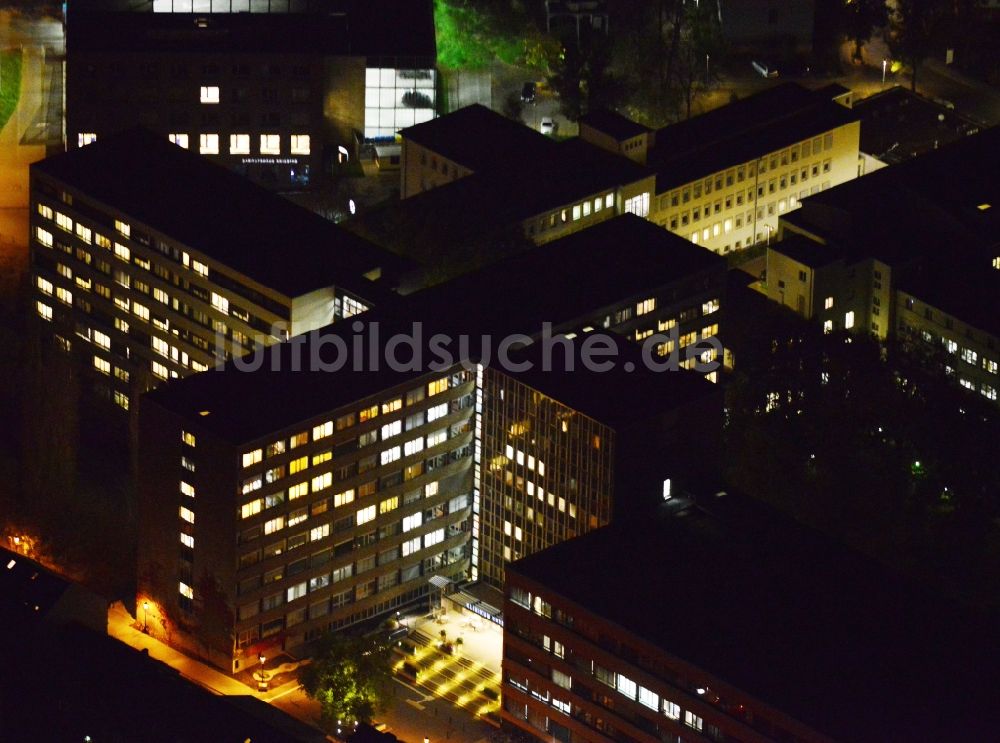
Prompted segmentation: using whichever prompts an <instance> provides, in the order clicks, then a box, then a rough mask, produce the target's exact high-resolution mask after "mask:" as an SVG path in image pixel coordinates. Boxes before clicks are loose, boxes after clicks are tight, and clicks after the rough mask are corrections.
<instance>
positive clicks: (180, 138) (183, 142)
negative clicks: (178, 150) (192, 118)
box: [167, 134, 190, 150]
mask: <svg viewBox="0 0 1000 743" xmlns="http://www.w3.org/2000/svg"><path fill="white" fill-rule="evenodd" d="M167 136H168V137H169V138H170V141H171V142H173V143H174V144H175V145H177V146H178V147H183V148H184V149H185V150H186V149H187V148H188V145H189V144H190V140H189V138H188V135H187V134H168V135H167Z"/></svg>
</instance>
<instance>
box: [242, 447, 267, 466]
mask: <svg viewBox="0 0 1000 743" xmlns="http://www.w3.org/2000/svg"><path fill="white" fill-rule="evenodd" d="M263 458H264V450H263V449H254V450H253V451H248V452H246V453H245V454H244V455H243V466H244V467H250V466H252V465H255V464H257V463H258V462H260V461H261V460H262V459H263Z"/></svg>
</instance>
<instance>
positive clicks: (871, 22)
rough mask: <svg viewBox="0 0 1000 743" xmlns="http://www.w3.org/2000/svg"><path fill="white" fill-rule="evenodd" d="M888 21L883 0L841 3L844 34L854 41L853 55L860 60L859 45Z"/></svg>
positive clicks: (886, 9)
mask: <svg viewBox="0 0 1000 743" xmlns="http://www.w3.org/2000/svg"><path fill="white" fill-rule="evenodd" d="M888 22H889V9H888V8H887V7H886V4H885V0H846V2H845V3H844V5H843V27H844V33H845V35H846V36H847V37H848V38H849V39H850V40H851V41H853V42H854V54H853V57H854V59H856V60H859V61H860V60H861V47H863V46H864V45H865V43H867V41H868V40H869V39H870V38H871V37H872V34H873V33H875V31H876V29H879V28H883V27H884V26H885V25H886V23H888Z"/></svg>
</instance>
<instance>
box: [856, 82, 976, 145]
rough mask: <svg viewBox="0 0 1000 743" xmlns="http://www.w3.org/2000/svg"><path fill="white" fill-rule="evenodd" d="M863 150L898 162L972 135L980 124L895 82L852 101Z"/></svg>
mask: <svg viewBox="0 0 1000 743" xmlns="http://www.w3.org/2000/svg"><path fill="white" fill-rule="evenodd" d="M853 108H854V111H855V112H857V114H858V116H860V117H861V144H860V149H861V151H862V152H864V153H866V154H869V155H872V156H874V157H877V158H878V159H880V160H883V161H884V162H887V163H890V164H893V163H900V162H903V161H904V160H907V159H909V158H911V157H914V156H916V155H920V154H923V153H925V152H930V151H932V150H935V149H937V148H938V147H941V146H943V145H946V144H948V143H949V142H953V141H955V140H957V139H961V138H962V137H965V136H968V135H969V134H974V133H975V132H977V131H978V130H979V128H980V127H979V125H978V124H976V123H975V122H973V121H971V120H970V119H967V118H966V117H964V116H962V115H961V114H958V113H956V112H955V111H953V110H951V109H949V108H947V107H945V106H942V105H941V104H940V103H937V102H935V101H933V100H931V99H929V98H925V97H924V96H922V95H920V94H919V93H914V92H913V91H912V90H908V89H907V88H904V87H902V86H901V85H896V86H894V87H892V88H890V89H889V90H883V91H880V92H878V93H875V94H873V95H870V96H868V97H867V98H862V99H860V100H857V101H855V102H854V107H853Z"/></svg>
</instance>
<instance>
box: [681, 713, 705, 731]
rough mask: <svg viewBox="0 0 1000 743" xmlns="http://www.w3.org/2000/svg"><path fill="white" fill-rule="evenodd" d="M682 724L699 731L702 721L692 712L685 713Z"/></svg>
mask: <svg viewBox="0 0 1000 743" xmlns="http://www.w3.org/2000/svg"><path fill="white" fill-rule="evenodd" d="M684 724H685V725H687V726H688V727H689V728H693V729H694V730H701V726H702V721H701V718H700V717H698V715H696V714H695V713H694V712H685V713H684Z"/></svg>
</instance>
